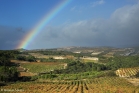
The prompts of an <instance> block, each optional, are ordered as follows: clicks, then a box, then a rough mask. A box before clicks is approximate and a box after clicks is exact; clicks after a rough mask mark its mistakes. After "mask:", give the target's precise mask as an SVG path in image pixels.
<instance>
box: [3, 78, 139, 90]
mask: <svg viewBox="0 0 139 93" xmlns="http://www.w3.org/2000/svg"><path fill="white" fill-rule="evenodd" d="M0 89H1V91H2V92H3V93H4V91H5V92H7V91H11V93H15V92H19V91H20V93H27V92H28V93H138V92H139V87H135V86H133V85H132V84H131V83H129V82H127V81H126V80H125V79H122V78H115V77H110V78H109V77H102V78H95V79H87V80H74V81H73V80H72V81H53V82H52V81H45V82H37V81H36V82H22V83H18V82H17V83H15V84H11V85H9V86H4V87H1V88H0Z"/></svg>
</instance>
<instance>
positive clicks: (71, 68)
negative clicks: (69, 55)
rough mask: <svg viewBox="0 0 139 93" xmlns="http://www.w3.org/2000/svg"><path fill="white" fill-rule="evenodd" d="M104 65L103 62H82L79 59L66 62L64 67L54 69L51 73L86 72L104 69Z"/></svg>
mask: <svg viewBox="0 0 139 93" xmlns="http://www.w3.org/2000/svg"><path fill="white" fill-rule="evenodd" d="M106 69H107V68H106V66H105V65H103V64H97V63H92V62H87V63H82V62H80V61H77V62H76V61H75V62H70V63H68V64H67V68H66V69H62V70H54V71H53V73H55V74H61V73H62V74H63V73H65V74H66V73H68V74H69V73H70V74H73V73H74V74H75V73H80V72H87V71H103V70H106Z"/></svg>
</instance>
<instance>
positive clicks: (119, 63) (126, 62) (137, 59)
mask: <svg viewBox="0 0 139 93" xmlns="http://www.w3.org/2000/svg"><path fill="white" fill-rule="evenodd" d="M106 66H107V68H108V69H111V70H117V69H119V68H128V67H129V68H130V67H139V56H116V57H113V58H109V59H108V62H107V63H106Z"/></svg>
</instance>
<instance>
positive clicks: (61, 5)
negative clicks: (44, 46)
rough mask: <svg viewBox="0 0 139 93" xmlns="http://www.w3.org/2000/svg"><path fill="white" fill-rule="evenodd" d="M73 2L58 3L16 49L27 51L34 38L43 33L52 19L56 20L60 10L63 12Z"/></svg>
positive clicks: (63, 0)
mask: <svg viewBox="0 0 139 93" xmlns="http://www.w3.org/2000/svg"><path fill="white" fill-rule="evenodd" d="M71 1H72V0H62V1H61V2H60V3H58V4H57V5H56V6H55V7H54V8H53V9H52V10H51V11H50V12H49V13H47V14H46V15H45V16H44V17H43V18H42V19H41V20H40V21H39V23H38V24H37V25H36V26H35V27H34V28H32V29H31V30H30V31H29V32H28V33H27V34H26V35H25V36H24V37H23V39H22V40H21V42H20V43H19V44H18V46H17V47H16V49H20V48H24V49H26V48H27V47H28V45H29V44H30V43H31V42H32V41H33V40H34V38H35V37H36V36H37V35H38V34H39V33H40V32H41V31H42V29H43V27H44V26H46V25H47V24H48V23H49V22H50V20H51V19H52V18H54V17H55V16H56V15H57V14H58V12H60V10H62V9H63V8H64V7H65V6H66V5H67V4H69V3H70V2H71Z"/></svg>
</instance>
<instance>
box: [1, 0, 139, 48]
mask: <svg viewBox="0 0 139 93" xmlns="http://www.w3.org/2000/svg"><path fill="white" fill-rule="evenodd" d="M63 1H65V0H0V50H6V49H16V48H17V46H19V44H20V43H21V42H23V38H24V37H25V36H26V35H27V34H28V33H29V32H30V31H31V29H32V28H34V27H35V26H36V24H38V23H39V22H40V20H42V18H43V17H44V16H45V15H47V14H49V13H50V12H51V11H52V9H53V8H54V7H55V6H57V5H58V4H59V3H60V2H63ZM138 40H139V0H70V2H69V3H68V4H67V5H66V6H64V7H63V8H62V9H61V10H60V11H59V12H58V13H57V14H56V15H55V16H54V17H53V18H52V19H51V20H50V21H49V22H48V23H47V24H45V25H44V26H43V29H41V30H40V31H39V33H38V34H37V35H36V36H35V38H33V40H32V41H31V42H29V44H28V46H27V47H23V48H25V49H46V48H59V47H68V46H85V47H96V46H111V47H132V46H139V42H138Z"/></svg>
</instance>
